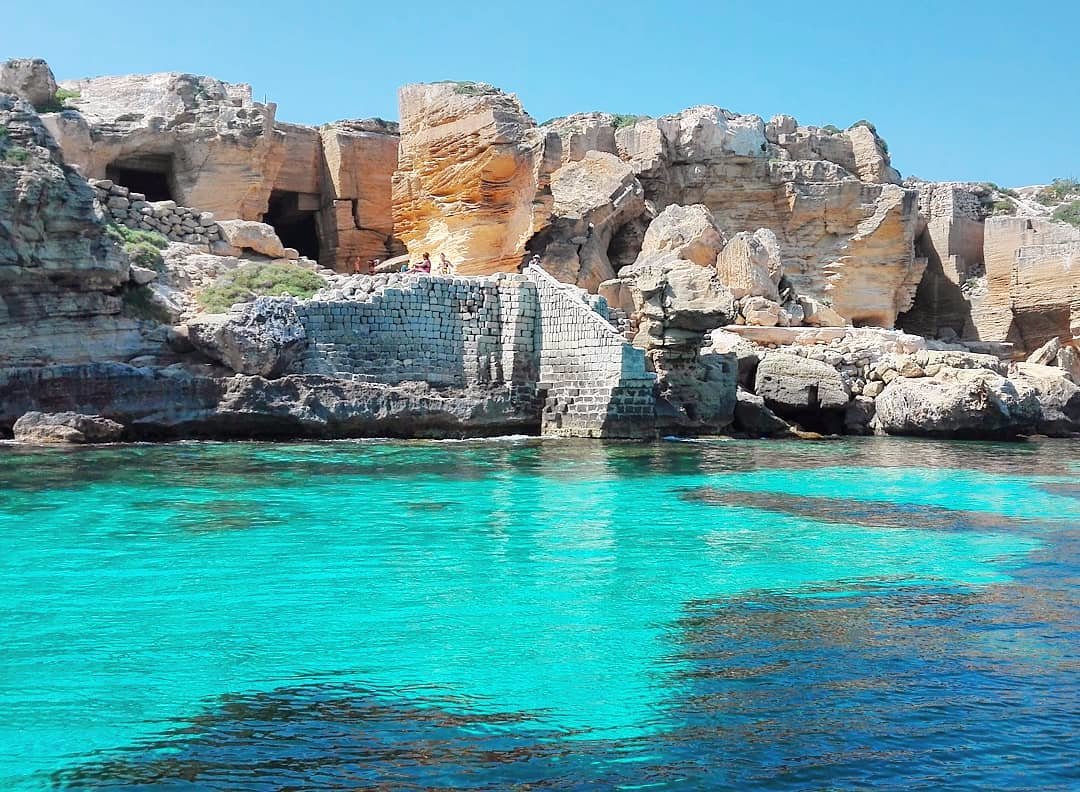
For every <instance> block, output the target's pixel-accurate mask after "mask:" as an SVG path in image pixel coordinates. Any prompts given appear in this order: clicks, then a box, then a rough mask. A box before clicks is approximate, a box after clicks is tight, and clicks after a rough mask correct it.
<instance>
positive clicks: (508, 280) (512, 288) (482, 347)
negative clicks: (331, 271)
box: [293, 275, 539, 399]
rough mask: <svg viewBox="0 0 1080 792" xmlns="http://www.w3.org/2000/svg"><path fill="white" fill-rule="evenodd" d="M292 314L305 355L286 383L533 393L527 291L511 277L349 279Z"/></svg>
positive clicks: (531, 310)
mask: <svg viewBox="0 0 1080 792" xmlns="http://www.w3.org/2000/svg"><path fill="white" fill-rule="evenodd" d="M336 291H337V292H340V294H338V293H334V294H330V295H328V296H327V299H318V297H317V298H316V299H312V300H309V301H306V302H303V303H301V304H299V305H298V306H297V314H298V316H299V318H300V320H301V321H302V322H303V324H304V327H305V330H306V331H307V338H308V347H307V350H306V351H305V353H304V354H303V355H302V356H301V358H300V359H299V360H298V361H297V363H296V364H294V366H293V371H294V373H305V374H326V375H332V376H344V377H349V378H353V379H359V380H362V381H367V382H383V383H390V384H397V383H401V382H427V383H429V384H431V385H433V386H452V387H458V388H473V387H482V388H502V387H505V388H511V389H513V391H514V393H515V394H516V395H518V396H520V397H521V398H523V399H532V398H533V397H534V396H535V392H536V380H537V354H536V322H537V315H538V312H539V309H538V305H537V300H536V290H535V289H534V288H533V287H532V284H530V283H529V282H528V281H527V280H526V279H525V278H523V277H521V276H520V275H504V276H500V277H498V278H490V279H488V278H485V279H478V278H443V277H434V276H424V275H409V276H405V277H402V276H400V275H382V276H363V275H360V276H355V277H353V278H350V279H349V280H348V281H347V282H346V284H345V288H344V289H338V290H336Z"/></svg>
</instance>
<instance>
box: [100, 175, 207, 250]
mask: <svg viewBox="0 0 1080 792" xmlns="http://www.w3.org/2000/svg"><path fill="white" fill-rule="evenodd" d="M89 181H90V186H91V187H93V188H94V194H95V195H96V197H97V200H98V202H99V203H100V204H101V206H102V208H103V209H104V211H105V214H106V216H107V217H108V218H109V219H111V220H112V222H114V223H117V224H118V225H123V226H127V227H128V228H133V229H138V230H141V231H156V232H157V233H159V234H162V235H163V236H165V237H167V238H168V239H169V240H171V241H173V242H186V243H188V244H192V245H209V244H211V243H213V242H218V241H220V240H221V238H222V235H221V228H220V227H219V226H218V224H217V223H216V222H215V221H214V215H213V214H211V213H210V212H200V211H199V210H198V209H189V208H188V207H185V206H177V205H176V202H175V201H147V200H146V196H145V195H143V194H141V193H136V192H131V191H130V190H129V189H128V188H127V187H124V186H122V185H119V184H114V183H113V182H111V181H109V180H108V179H90V180H89Z"/></svg>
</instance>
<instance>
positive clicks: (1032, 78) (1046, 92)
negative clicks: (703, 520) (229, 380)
mask: <svg viewBox="0 0 1080 792" xmlns="http://www.w3.org/2000/svg"><path fill="white" fill-rule="evenodd" d="M1078 41H1080V0H1049V1H1048V2H1038V0H1029V1H1028V2H1018V1H1017V0H978V2H974V1H972V0H902V1H895V0H894V1H893V2H873V1H872V0H863V2H850V1H849V0H832V1H831V2H805V0H804V2H789V1H788V0H770V1H769V2H727V1H725V0H705V1H704V2H677V1H676V2H643V1H642V0H624V2H619V3H590V2H588V1H587V0H577V2H567V1H566V0H545V2H528V3H526V2H516V1H515V0H510V2H507V1H506V0H501V2H452V0H441V2H432V1H431V0H398V1H397V2H386V0H380V1H379V2H351V3H350V2H305V1H304V0H292V1H291V2H283V1H282V0H262V1H261V2H251V0H241V1H240V2H202V1H201V0H187V2H178V3H161V2H150V3H135V4H123V5H121V6H116V7H112V6H107V5H102V4H100V3H91V2H86V0H81V1H80V2H72V1H71V0H53V1H52V2H49V3H48V4H47V5H42V4H40V3H37V4H35V3H25V2H15V3H11V4H9V5H8V7H7V8H5V10H4V12H3V15H2V21H0V59H3V58H8V57H28V56H39V57H44V58H46V59H47V60H48V61H49V62H50V64H51V65H52V67H53V70H54V71H55V73H56V75H57V77H58V78H59V79H64V78H74V77H86V76H94V75H101V74H127V73H132V72H151V71H186V72H194V73H198V74H209V75H213V76H215V77H219V78H221V79H223V80H227V81H230V82H248V83H251V84H252V86H253V88H254V92H255V97H256V99H257V100H262V99H264V98H265V99H267V100H269V101H273V102H277V104H278V118H279V119H282V120H285V121H295V122H300V123H309V124H317V123H322V122H325V121H331V120H335V119H338V118H356V117H368V116H381V117H383V118H389V119H396V118H397V98H396V89H397V87H398V86H399V85H401V84H403V83H407V82H429V81H435V80H446V79H452V80H476V81H480V82H489V83H493V84H495V85H498V86H499V87H501V88H503V89H505V90H508V91H513V92H515V93H517V94H518V96H519V97H520V98H521V100H522V102H523V103H524V105H525V108H526V109H527V110H528V111H529V112H530V113H531V114H532V115H533V117H534V118H536V119H537V121H544V120H546V119H548V118H550V117H553V116H560V115H566V114H568V113H572V112H580V111H585V110H608V111H611V112H618V113H638V114H642V115H654V116H655V115H663V114H666V113H671V112H675V111H678V110H680V109H682V108H684V107H689V106H691V105H695V104H717V105H720V106H722V107H726V108H728V109H729V110H734V111H737V112H740V113H757V114H759V115H761V116H764V117H765V118H768V117H769V116H771V115H773V114H775V113H788V114H790V115H794V116H795V117H796V118H798V119H799V121H800V122H801V123H808V124H817V125H824V124H835V125H836V126H840V127H845V126H847V125H849V124H851V123H853V122H854V121H857V120H859V119H861V118H866V119H869V120H871V121H873V122H874V123H875V124H876V125H877V128H878V131H879V132H880V133H881V134H882V136H883V137H885V138H886V139H887V140H888V142H889V147H890V149H891V151H892V155H893V164H894V165H895V166H896V167H897V168H899V169H900V171H901V172H902V173H903V174H904V175H906V176H907V175H915V176H920V177H922V178H925V179H935V180H945V179H956V180H973V181H994V182H997V183H999V184H1002V185H1010V186H1021V185H1026V184H1032V183H1038V182H1045V181H1049V180H1050V179H1051V178H1054V177H1057V176H1080V145H1078V141H1080V45H1078Z"/></svg>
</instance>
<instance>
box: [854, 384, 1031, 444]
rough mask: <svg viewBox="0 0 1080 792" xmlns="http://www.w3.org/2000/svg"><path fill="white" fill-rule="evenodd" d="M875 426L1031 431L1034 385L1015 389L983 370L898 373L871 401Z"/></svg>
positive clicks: (952, 432) (947, 432)
mask: <svg viewBox="0 0 1080 792" xmlns="http://www.w3.org/2000/svg"><path fill="white" fill-rule="evenodd" d="M874 404H875V408H876V417H875V427H876V428H877V430H878V431H881V432H884V433H886V434H898V435H924V436H930V437H970V438H993V437H1008V436H1011V435H1015V434H1023V433H1027V432H1032V431H1034V430H1035V428H1036V426H1037V425H1038V423H1039V420H1040V415H1041V408H1040V405H1039V401H1038V398H1037V395H1036V392H1035V391H1034V389H1026V388H1025V389H1022V390H1021V389H1018V388H1017V387H1016V384H1015V383H1013V382H1012V381H1010V380H1008V379H1006V378H1005V377H1002V376H1000V375H999V374H995V373H993V372H990V371H985V370H972V369H953V368H943V369H941V371H940V372H939V373H938V375H937V376H934V377H924V378H921V379H907V378H906V377H897V378H896V379H894V380H893V381H892V382H891V383H890V384H888V385H886V387H885V389H884V390H883V391H882V393H881V395H879V396H878V397H877V399H875V400H874Z"/></svg>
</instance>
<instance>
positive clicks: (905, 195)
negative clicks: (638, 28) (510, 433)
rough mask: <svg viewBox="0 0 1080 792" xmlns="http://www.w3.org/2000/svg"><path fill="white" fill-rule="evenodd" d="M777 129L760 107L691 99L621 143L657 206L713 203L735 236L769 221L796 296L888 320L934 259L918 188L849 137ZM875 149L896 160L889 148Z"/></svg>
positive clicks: (870, 319)
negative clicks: (919, 234)
mask: <svg viewBox="0 0 1080 792" xmlns="http://www.w3.org/2000/svg"><path fill="white" fill-rule="evenodd" d="M785 128H786V125H785ZM770 135H771V136H773V137H775V138H776V140H777V142H776V143H772V142H770V141H769V140H767V139H766V137H765V134H764V129H763V125H762V123H761V119H759V118H757V117H756V116H737V115H735V114H733V113H730V112H728V111H726V110H721V109H720V108H716V107H711V108H691V109H690V110H686V111H683V112H682V113H680V114H678V115H675V116H668V117H665V118H662V119H646V120H642V121H638V122H637V123H636V124H634V125H632V126H629V127H625V128H623V129H619V130H618V131H617V132H616V143H617V148H618V151H619V155H620V156H621V157H622V158H623V159H625V160H627V161H628V162H629V163H630V164H631V165H632V166H633V167H634V169H635V171H636V172H637V174H638V178H639V179H640V181H641V183H642V185H643V187H644V188H645V194H646V198H647V199H649V200H650V201H652V202H653V203H654V204H655V205H656V207H657V208H659V209H662V208H664V207H666V206H668V205H670V204H680V205H687V204H704V205H705V206H707V207H708V208H709V209H710V210H711V211H712V213H713V216H714V217H715V218H716V220H717V222H718V224H719V226H720V228H721V230H722V231H723V232H724V233H726V234H728V235H734V234H736V233H739V232H749V231H752V230H754V229H757V228H768V229H772V230H773V231H774V232H775V233H776V235H777V239H778V242H779V245H780V255H781V258H782V259H783V261H784V266H785V268H786V270H787V276H788V278H789V280H790V281H791V284H792V285H793V286H794V287H795V289H796V291H797V292H798V293H799V294H803V295H807V296H811V297H817V298H822V297H829V298H830V299H831V301H832V304H833V307H834V308H835V309H836V310H837V311H838V312H839V313H840V314H841V315H843V316H844V317H845V318H846V319H848V320H851V321H855V322H859V323H866V324H879V325H882V326H885V327H891V326H892V324H893V321H894V320H895V317H896V314H897V313H898V312H899V311H903V310H906V309H907V308H908V307H910V305H911V302H912V299H913V298H914V295H915V289H916V286H917V284H918V282H919V278H920V277H921V275H922V271H923V268H924V267H925V261H922V260H917V259H916V258H915V256H914V254H913V245H912V243H913V240H914V236H915V231H916V226H917V223H918V212H917V203H916V193H915V192H914V191H913V190H906V189H904V188H902V187H899V186H897V185H895V184H885V183H880V182H882V181H888V180H889V178H888V177H889V176H890V175H891V174H890V173H889V171H888V170H885V169H884V168H881V167H878V166H876V165H873V164H872V163H871V162H870V159H873V158H872V157H871V158H869V159H868V158H867V157H865V156H862V155H860V157H861V158H862V160H863V167H862V168H861V169H860V167H859V162H858V161H857V158H856V156H855V151H854V147H853V146H854V144H853V141H852V139H851V137H848V136H845V135H842V134H840V135H829V134H824V133H823V132H822V131H821V130H814V129H812V128H806V127H797V129H796V132H795V133H791V134H788V133H781V132H780V131H779V128H778V127H775V128H774V130H773V132H770ZM852 135H853V136H854V137H855V138H858V139H864V138H865V135H864V133H863V132H859V131H857V130H853V131H852ZM863 142H864V143H865V142H866V140H863ZM876 156H877V157H878V158H879V162H878V165H880V164H881V163H883V162H884V163H886V164H887V155H885V154H884V152H883V151H882V150H879V151H878V153H877V155H876ZM859 174H861V175H862V176H864V177H865V180H863V181H860V180H859V178H858V175H859Z"/></svg>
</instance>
